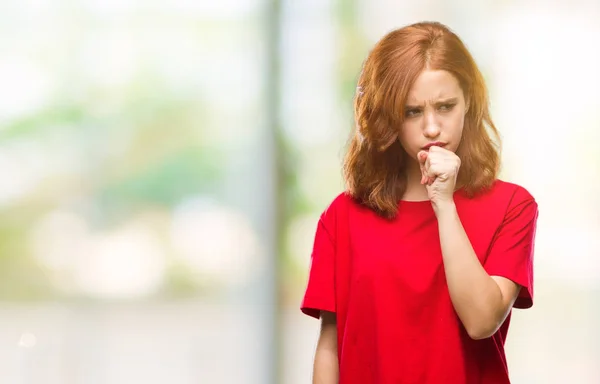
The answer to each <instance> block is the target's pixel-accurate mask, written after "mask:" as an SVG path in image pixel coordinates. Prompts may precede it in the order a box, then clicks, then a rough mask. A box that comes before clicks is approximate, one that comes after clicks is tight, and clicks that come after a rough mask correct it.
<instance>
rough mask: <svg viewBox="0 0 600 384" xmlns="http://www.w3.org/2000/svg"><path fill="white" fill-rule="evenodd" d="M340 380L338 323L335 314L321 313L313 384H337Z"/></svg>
mask: <svg viewBox="0 0 600 384" xmlns="http://www.w3.org/2000/svg"><path fill="white" fill-rule="evenodd" d="M338 380H339V366H338V351H337V322H336V317H335V313H332V312H327V311H321V331H320V334H319V341H318V342H317V350H316V352H315V361H314V367H313V381H312V382H313V384H337V383H338Z"/></svg>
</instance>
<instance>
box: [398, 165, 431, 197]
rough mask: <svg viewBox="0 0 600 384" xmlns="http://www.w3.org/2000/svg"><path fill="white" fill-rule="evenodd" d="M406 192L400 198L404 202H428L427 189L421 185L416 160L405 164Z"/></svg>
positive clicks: (419, 169)
mask: <svg viewBox="0 0 600 384" xmlns="http://www.w3.org/2000/svg"><path fill="white" fill-rule="evenodd" d="M405 170H406V182H407V183H406V191H405V192H404V195H403V196H402V200H406V201H423V200H429V196H428V194H427V188H426V187H425V185H423V184H421V168H420V167H419V163H418V162H417V161H416V160H412V159H411V161H410V162H409V163H408V164H406V168H405Z"/></svg>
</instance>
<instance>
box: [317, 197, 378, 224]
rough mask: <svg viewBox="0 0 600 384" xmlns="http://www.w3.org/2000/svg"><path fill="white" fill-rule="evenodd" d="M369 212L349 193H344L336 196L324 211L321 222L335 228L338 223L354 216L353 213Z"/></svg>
mask: <svg viewBox="0 0 600 384" xmlns="http://www.w3.org/2000/svg"><path fill="white" fill-rule="evenodd" d="M365 210H368V209H367V208H366V207H365V206H364V205H362V204H361V203H360V202H359V201H358V200H356V199H355V198H354V197H353V196H352V195H351V194H350V193H349V192H347V191H344V192H341V193H339V194H338V195H336V196H335V197H334V198H333V199H332V200H331V201H330V203H329V204H328V205H327V206H326V207H325V209H324V210H323V211H322V213H321V216H320V220H321V222H323V224H325V225H326V226H327V227H334V226H335V224H336V223H337V222H339V221H340V220H344V219H346V220H347V218H348V217H349V216H351V215H352V212H357V211H365Z"/></svg>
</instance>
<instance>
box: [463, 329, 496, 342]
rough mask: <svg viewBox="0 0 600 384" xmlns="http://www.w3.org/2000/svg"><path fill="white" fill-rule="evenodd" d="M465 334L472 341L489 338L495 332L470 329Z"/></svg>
mask: <svg viewBox="0 0 600 384" xmlns="http://www.w3.org/2000/svg"><path fill="white" fill-rule="evenodd" d="M467 333H468V334H469V337H470V338H471V339H473V340H483V339H487V338H488V337H491V336H492V335H493V334H494V333H496V330H494V331H490V330H489V329H485V328H471V329H467Z"/></svg>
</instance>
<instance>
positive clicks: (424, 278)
mask: <svg viewBox="0 0 600 384" xmlns="http://www.w3.org/2000/svg"><path fill="white" fill-rule="evenodd" d="M355 119H356V125H357V127H356V131H355V132H354V133H353V136H352V139H351V142H350V146H349V149H348V153H347V155H346V158H345V162H344V175H345V179H346V183H347V190H346V191H345V192H344V193H342V194H340V195H339V196H338V197H336V198H335V199H334V200H333V202H332V203H331V204H330V205H329V207H328V208H327V209H326V210H325V211H324V212H323V213H322V215H321V218H320V220H319V222H318V227H317V231H316V235H315V242H314V250H313V253H312V257H311V268H310V274H309V280H308V284H307V288H306V292H305V296H304V300H303V302H302V306H301V309H302V311H303V312H304V313H305V314H307V315H310V316H313V317H315V318H320V319H321V331H320V336H319V341H318V345H317V350H316V354H315V361H314V373H313V383H315V384H333V383H341V384H429V383H431V384H448V383H456V384H471V383H473V384H475V383H477V384H480V383H482V384H505V383H509V382H510V381H509V376H508V369H507V364H506V358H505V354H504V342H505V339H506V335H507V331H508V326H509V322H510V314H511V309H512V308H513V307H515V308H528V307H531V305H532V297H533V260H532V258H533V248H534V239H535V229H536V220H537V215H538V208H537V204H536V202H535V200H534V198H533V197H532V196H531V195H530V194H529V193H528V192H527V191H526V190H525V189H524V188H522V187H520V186H518V185H515V184H511V183H508V182H504V181H501V180H498V179H497V173H498V168H499V163H500V159H499V154H498V151H497V149H496V145H495V142H494V141H493V140H492V138H491V137H490V133H491V134H493V136H495V137H494V138H495V139H498V138H497V131H496V128H495V127H494V124H493V122H492V120H491V118H490V113H489V107H488V96H487V91H486V87H485V84H484V80H483V77H482V75H481V73H480V71H479V69H478V68H477V66H476V64H475V62H474V60H473V58H472V57H471V55H470V54H469V52H468V51H467V49H466V48H465V46H464V45H463V43H462V42H461V40H460V39H459V38H458V37H457V36H456V35H455V34H454V33H453V32H451V31H450V30H449V29H448V28H447V27H445V26H444V25H441V24H439V23H418V24H414V25H410V26H407V27H404V28H401V29H398V30H395V31H393V32H391V33H389V34H388V35H386V36H385V37H383V39H382V40H380V41H379V42H378V43H377V44H376V45H375V47H374V48H373V50H372V51H371V52H370V54H369V56H368V57H367V59H366V61H365V63H364V67H363V70H362V73H361V75H360V79H359V82H358V87H357V93H356V98H355ZM496 143H497V142H496Z"/></svg>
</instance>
